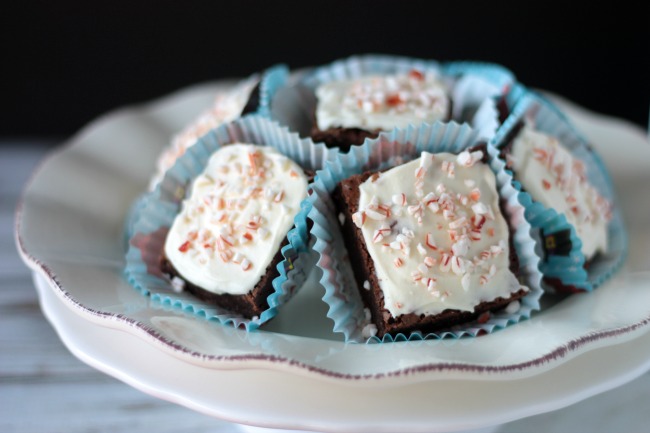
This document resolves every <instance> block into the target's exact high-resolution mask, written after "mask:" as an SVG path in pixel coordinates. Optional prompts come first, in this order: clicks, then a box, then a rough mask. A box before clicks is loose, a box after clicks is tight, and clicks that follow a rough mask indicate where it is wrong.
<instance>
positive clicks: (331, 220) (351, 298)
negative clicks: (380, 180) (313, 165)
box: [308, 123, 542, 343]
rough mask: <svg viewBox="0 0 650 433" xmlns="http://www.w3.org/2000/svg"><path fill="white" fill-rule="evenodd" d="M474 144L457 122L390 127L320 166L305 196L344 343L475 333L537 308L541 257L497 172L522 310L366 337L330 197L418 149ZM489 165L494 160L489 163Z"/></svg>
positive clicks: (455, 149) (506, 177)
mask: <svg viewBox="0 0 650 433" xmlns="http://www.w3.org/2000/svg"><path fill="white" fill-rule="evenodd" d="M477 142H478V133H477V131H476V130H473V129H472V128H470V127H469V126H467V125H458V124H456V123H450V124H442V123H436V124H434V125H426V124H423V125H421V126H420V127H417V128H416V127H409V128H406V129H394V130H393V131H391V132H385V133H381V134H380V136H379V137H378V138H377V139H374V140H368V141H367V142H366V143H364V144H363V145H362V146H356V147H354V148H352V149H351V150H350V152H349V153H347V154H338V155H335V156H336V158H335V159H334V160H333V161H331V162H328V163H327V165H326V167H325V168H324V169H323V170H319V171H318V172H317V176H316V179H315V181H314V183H313V188H312V189H313V193H312V194H311V195H310V197H309V201H310V203H311V204H312V209H311V210H310V212H309V215H308V216H309V218H310V219H311V220H312V221H313V227H312V230H311V233H312V235H313V236H314V237H315V238H316V243H315V245H314V250H315V251H316V252H317V254H318V256H319V258H318V267H319V268H320V270H321V272H322V276H321V280H320V281H321V284H322V285H323V286H324V288H325V296H324V297H323V300H324V301H325V302H326V303H327V304H328V306H329V311H328V314H327V315H328V317H329V318H330V319H332V321H333V322H334V323H333V330H334V332H337V333H342V334H343V335H344V338H345V340H346V341H348V342H364V341H365V342H382V343H386V342H392V341H406V340H422V339H432V338H435V339H438V338H461V337H475V336H477V335H480V334H484V333H491V332H494V331H496V330H498V329H503V328H505V327H506V326H509V325H511V324H514V323H517V322H519V321H521V320H525V319H527V318H529V317H530V315H531V313H532V312H533V311H535V310H539V308H540V304H539V298H540V296H541V295H542V290H541V288H540V279H541V274H540V272H539V270H538V268H537V265H538V262H539V257H538V255H537V254H536V251H535V241H534V239H533V238H532V237H531V235H530V229H531V227H530V225H529V224H528V223H527V222H526V221H525V219H524V218H523V212H524V208H523V206H522V205H521V203H519V192H518V191H517V190H515V189H514V188H513V187H512V178H511V176H510V174H508V173H506V172H505V171H504V170H498V172H497V173H496V174H497V177H496V179H497V188H498V190H499V194H500V196H501V198H502V200H505V201H506V202H507V205H506V206H505V207H506V209H507V210H508V215H506V218H507V219H508V220H509V224H510V225H511V227H512V228H513V229H514V230H515V234H514V239H513V240H514V244H515V248H516V251H517V254H518V256H519V261H520V271H521V277H522V279H523V280H524V284H525V285H526V286H528V287H529V288H530V291H529V293H528V294H527V295H526V296H525V297H524V298H523V299H522V300H521V303H520V308H519V310H518V311H516V312H514V313H507V312H506V311H503V310H502V311H500V312H496V313H492V314H491V315H490V319H489V320H488V321H487V322H486V323H478V322H476V321H474V322H471V323H467V324H463V325H458V326H454V327H453V328H450V329H446V330H442V331H440V332H436V333H429V334H422V333H420V332H414V333H411V334H409V335H404V334H398V335H394V336H391V335H385V336H384V337H383V338H381V339H379V338H377V337H372V338H370V339H365V338H364V337H363V335H362V330H363V327H364V326H365V325H366V324H368V319H367V318H366V317H365V313H364V304H363V301H362V299H361V296H360V294H359V290H358V288H357V284H356V281H355V278H354V274H353V271H352V269H351V265H350V262H349V260H348V258H347V251H346V248H345V244H344V242H343V239H342V235H341V232H340V229H339V221H338V215H337V212H336V207H335V205H334V203H333V202H332V199H331V197H330V194H331V192H332V191H333V190H334V189H335V187H336V185H337V183H338V182H340V181H341V180H343V179H345V178H347V177H349V176H351V175H353V174H359V173H363V172H365V171H368V170H376V169H385V168H388V167H392V166H395V165H399V164H401V163H403V162H407V161H409V160H412V159H414V158H417V157H419V156H420V154H421V152H422V151H428V152H431V153H437V152H450V153H459V152H460V151H462V150H464V149H466V148H468V147H471V146H473V145H475V144H477ZM491 167H493V164H491Z"/></svg>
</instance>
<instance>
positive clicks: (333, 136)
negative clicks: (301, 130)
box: [310, 89, 453, 152]
mask: <svg viewBox="0 0 650 433" xmlns="http://www.w3.org/2000/svg"><path fill="white" fill-rule="evenodd" d="M448 90H449V89H447V91H446V93H447V99H448V112H447V113H446V116H444V119H441V120H442V121H449V120H450V119H451V117H452V116H451V114H452V112H453V111H452V107H453V101H452V100H451V97H450V95H449V92H448ZM315 111H316V110H315ZM315 111H314V113H312V129H311V133H310V134H311V138H312V139H313V140H314V141H315V142H322V143H325V145H326V146H327V147H338V148H340V149H341V150H342V151H343V152H347V151H348V150H349V149H350V147H352V146H358V145H361V144H363V142H364V141H365V139H366V138H377V136H378V135H379V133H380V132H382V129H372V130H368V129H364V128H361V127H342V126H336V125H333V126H331V127H330V128H327V129H324V130H322V129H320V128H319V127H318V122H317V118H316V112H315ZM390 129H392V128H388V129H387V130H390Z"/></svg>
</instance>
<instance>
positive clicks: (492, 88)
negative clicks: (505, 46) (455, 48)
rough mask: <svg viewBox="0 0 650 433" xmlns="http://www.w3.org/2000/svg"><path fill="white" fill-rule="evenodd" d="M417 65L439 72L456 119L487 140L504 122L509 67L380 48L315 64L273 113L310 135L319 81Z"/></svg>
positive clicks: (285, 93)
mask: <svg viewBox="0 0 650 433" xmlns="http://www.w3.org/2000/svg"><path fill="white" fill-rule="evenodd" d="M412 69H418V70H428V71H434V72H436V73H438V74H439V75H440V78H441V79H442V80H443V82H445V83H446V84H447V86H448V88H449V89H450V95H451V98H452V110H453V113H452V114H453V115H452V117H453V120H454V121H456V122H467V123H470V124H471V125H472V127H474V128H475V129H477V130H478V131H479V132H478V134H479V136H481V137H482V138H484V139H486V140H487V139H490V138H492V137H493V136H494V134H495V133H496V129H497V127H498V126H499V123H498V119H499V116H498V110H497V108H496V102H497V99H498V98H499V97H500V96H501V94H502V93H503V91H504V89H506V88H508V86H509V85H511V84H513V83H514V82H515V80H514V76H513V75H512V73H511V72H509V71H508V70H507V69H505V68H502V67H500V66H498V65H493V64H488V63H478V62H453V63H439V62H437V61H434V60H424V59H414V58H408V57H399V56H389V55H379V54H369V55H363V56H353V57H349V58H346V59H341V60H337V61H335V62H333V63H331V64H329V65H325V66H321V67H317V68H314V69H313V70H311V71H309V72H307V73H305V75H304V76H303V77H302V79H301V80H299V81H298V83H296V84H295V85H293V86H291V88H289V89H283V90H282V91H281V92H278V94H277V96H278V99H280V95H281V96H282V101H278V102H279V103H278V104H277V106H274V107H273V112H272V117H273V119H275V120H278V121H279V122H280V123H282V124H284V125H287V126H289V128H290V129H292V130H294V131H297V132H298V133H300V134H301V135H302V136H309V135H310V131H311V128H312V125H313V121H314V119H313V113H314V110H315V107H316V102H317V101H316V97H315V90H316V88H317V87H318V86H319V85H321V84H323V83H327V82H330V81H334V80H343V79H353V78H358V77H361V76H364V75H369V74H395V73H405V72H408V71H410V70H412ZM414 126H417V125H414Z"/></svg>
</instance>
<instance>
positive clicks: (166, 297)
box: [125, 115, 331, 331]
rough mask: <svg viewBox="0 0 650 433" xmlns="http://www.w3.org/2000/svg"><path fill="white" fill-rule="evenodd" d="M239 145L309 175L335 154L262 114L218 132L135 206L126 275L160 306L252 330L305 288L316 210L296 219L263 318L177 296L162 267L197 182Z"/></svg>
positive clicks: (188, 153) (306, 206) (192, 150)
mask: <svg viewBox="0 0 650 433" xmlns="http://www.w3.org/2000/svg"><path fill="white" fill-rule="evenodd" d="M233 142H244V143H253V144H259V145H265V146H271V147H274V148H275V149H276V150H278V151H279V152H280V153H282V154H284V155H286V156H288V157H289V158H291V159H292V160H294V161H295V162H296V163H298V164H299V165H301V166H302V167H303V168H305V169H309V170H316V169H318V168H321V167H322V166H323V164H324V162H325V161H326V160H327V159H328V158H330V157H329V153H330V152H331V150H329V149H327V148H325V147H324V146H317V145H314V144H313V143H312V142H311V141H310V140H301V139H300V138H299V137H298V136H297V135H296V134H292V133H290V132H289V131H288V130H287V129H286V128H283V127H281V126H279V125H277V124H276V123H274V122H272V121H271V120H269V119H266V118H264V117H263V116H260V115H249V116H245V117H243V118H241V119H238V120H235V121H233V122H230V123H227V124H224V125H222V126H220V127H219V128H216V129H213V130H212V131H210V132H209V133H208V134H206V135H205V136H203V137H202V138H200V139H199V141H198V142H197V144H196V145H194V146H192V147H191V148H189V149H188V150H187V151H186V152H185V154H184V155H183V156H181V157H180V158H179V159H178V160H177V161H176V163H175V164H174V166H173V167H172V168H171V169H170V170H169V171H167V173H166V174H165V177H164V179H163V180H162V182H161V183H160V184H158V186H157V187H156V188H155V189H154V190H153V191H152V192H150V193H148V194H145V195H144V196H143V197H142V198H141V199H140V200H139V201H138V202H137V203H136V204H135V205H134V208H133V209H134V215H133V217H134V223H133V227H132V229H133V235H132V236H131V237H130V242H129V248H128V251H127V253H126V268H125V275H126V278H127V279H128V281H129V283H130V284H131V285H132V286H133V287H135V288H136V289H137V290H138V291H139V292H140V293H142V294H143V295H145V296H150V297H151V299H152V300H153V301H155V302H160V303H162V304H164V305H168V306H171V307H173V308H176V309H178V310H182V311H184V312H187V313H191V314H194V315H196V316H199V317H203V318H206V319H208V320H215V321H218V322H220V323H223V324H229V325H232V326H235V327H243V328H245V329H246V330H247V331H252V330H255V329H257V328H258V327H259V326H260V325H262V324H263V323H265V322H267V321H268V320H269V319H271V318H272V317H274V316H275V315H276V314H277V313H278V308H279V307H280V306H281V305H282V304H283V303H285V302H286V301H287V300H288V299H290V298H291V296H292V295H293V294H294V293H295V292H296V290H298V289H299V288H300V286H301V285H302V283H303V282H304V281H305V279H306V277H307V275H308V273H309V271H310V270H311V268H312V266H313V258H314V256H313V253H312V252H311V250H310V248H309V233H308V229H307V214H308V212H309V209H310V208H311V206H310V205H309V204H308V203H307V202H306V201H303V203H302V204H301V209H300V211H299V212H298V214H297V215H296V216H295V218H294V227H293V228H292V229H291V230H289V232H288V234H287V239H288V241H289V243H288V244H287V245H286V246H284V247H282V249H281V252H282V256H283V259H282V261H281V262H280V263H279V264H278V265H277V269H278V271H279V273H280V275H279V276H277V277H276V278H275V279H274V280H273V283H272V284H273V289H274V291H273V293H272V294H271V295H270V296H269V297H268V298H267V301H268V304H269V308H268V309H267V310H266V311H264V312H263V313H262V314H261V315H260V317H257V318H253V319H252V320H251V319H247V318H244V317H242V316H240V315H238V314H235V313H232V312H230V311H227V310H225V309H223V308H219V307H216V306H215V305H213V304H209V303H206V302H202V301H200V300H199V299H197V298H195V297H193V296H192V295H190V294H188V293H185V292H180V293H178V292H175V291H174V290H173V288H172V286H171V283H170V281H169V280H168V279H167V278H166V277H164V276H163V275H162V274H161V272H160V269H159V264H158V258H159V256H160V252H161V251H162V246H163V243H164V239H165V233H166V230H167V229H168V228H169V227H170V226H171V224H172V222H173V220H174V218H175V217H176V215H177V213H178V212H179V210H180V206H181V202H182V200H183V198H184V197H185V195H186V191H187V189H188V188H189V187H190V184H191V182H192V180H193V179H194V178H195V177H196V176H197V175H198V174H200V173H201V172H202V171H203V170H204V168H205V166H206V164H207V161H208V159H209V157H210V155H211V154H212V153H213V152H215V151H216V150H218V149H219V148H220V147H222V146H224V145H227V144H229V143H233Z"/></svg>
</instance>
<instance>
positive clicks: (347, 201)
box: [333, 172, 528, 337]
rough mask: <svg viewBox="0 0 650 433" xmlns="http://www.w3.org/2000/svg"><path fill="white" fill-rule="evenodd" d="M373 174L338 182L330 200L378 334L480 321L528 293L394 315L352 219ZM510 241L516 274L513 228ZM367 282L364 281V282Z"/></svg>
mask: <svg viewBox="0 0 650 433" xmlns="http://www.w3.org/2000/svg"><path fill="white" fill-rule="evenodd" d="M376 173H377V172H365V173H362V174H359V175H353V176H351V177H349V178H347V179H345V180H343V181H341V182H340V183H339V184H338V185H337V187H336V189H335V191H334V193H333V199H334V202H335V203H336V207H337V211H338V212H339V213H340V214H342V215H343V218H342V221H343V223H342V227H341V230H342V234H343V238H344V242H345V245H346V248H347V251H348V256H349V259H350V264H351V266H352V269H353V270H354V275H355V280H356V283H357V286H358V288H359V292H360V294H361V297H362V299H363V301H364V304H365V306H366V307H367V308H368V309H369V310H370V313H371V317H372V323H373V324H374V325H375V326H376V327H377V336H379V337H382V336H383V335H385V334H391V335H395V334H398V333H403V334H406V335H408V334H409V333H411V332H413V331H421V332H423V333H425V334H426V333H429V332H435V331H439V330H441V329H445V328H449V327H450V326H453V325H457V324H461V323H465V322H469V321H472V320H475V319H479V320H483V319H485V318H486V317H487V316H486V313H488V312H493V311H497V310H499V309H502V308H505V307H506V306H508V304H510V303H511V302H513V301H516V300H518V299H521V298H522V297H523V296H525V295H526V294H527V293H528V291H527V290H525V289H523V288H522V289H520V290H519V291H517V292H514V293H512V294H511V296H509V297H507V298H501V297H499V298H496V299H493V300H491V301H489V302H483V303H481V304H479V305H477V306H476V307H475V308H474V311H471V312H470V311H460V310H452V309H447V310H444V311H443V312H441V313H439V314H436V315H424V314H414V313H408V314H402V315H399V316H397V317H393V316H392V315H391V314H390V313H389V311H388V310H387V309H386V308H385V307H384V300H383V292H382V290H381V288H380V286H379V281H378V278H377V274H376V271H375V266H374V263H373V260H372V258H371V256H370V253H369V251H368V249H367V246H366V242H365V240H364V238H363V234H362V231H361V229H360V228H358V227H357V226H356V225H355V224H354V223H353V219H352V215H353V214H354V213H355V212H357V211H358V204H359V197H360V191H359V186H360V185H361V184H362V183H363V182H365V181H366V180H367V179H369V178H370V177H371V176H373V175H376ZM501 207H502V212H503V203H501ZM509 244H510V248H509V250H510V256H509V260H510V270H511V271H512V272H513V274H515V275H517V274H518V268H519V261H518V258H517V254H516V251H515V249H514V246H513V242H512V228H510V236H509ZM366 281H367V283H365V282H366ZM364 284H365V285H366V287H365V288H364Z"/></svg>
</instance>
